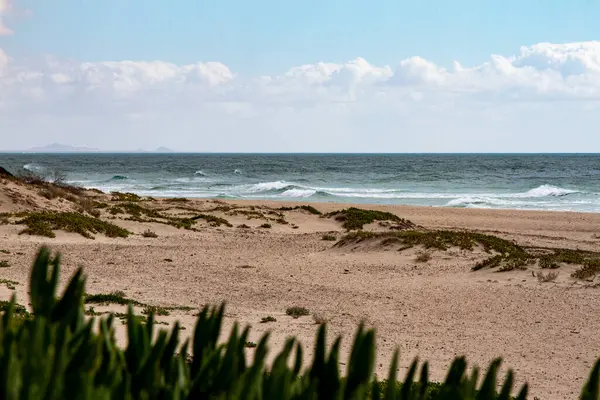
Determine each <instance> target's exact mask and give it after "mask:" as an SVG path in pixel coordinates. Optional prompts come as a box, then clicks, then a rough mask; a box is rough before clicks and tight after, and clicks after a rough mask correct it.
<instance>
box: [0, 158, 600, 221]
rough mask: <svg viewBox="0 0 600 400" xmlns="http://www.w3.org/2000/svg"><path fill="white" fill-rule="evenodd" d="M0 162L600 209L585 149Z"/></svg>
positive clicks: (162, 181) (330, 191) (324, 195)
mask: <svg viewBox="0 0 600 400" xmlns="http://www.w3.org/2000/svg"><path fill="white" fill-rule="evenodd" d="M0 166H3V167H5V168H7V169H8V170H9V171H11V172H13V173H16V174H20V173H26V172H33V173H36V174H39V175H42V176H50V175H52V174H53V173H54V171H60V172H61V173H64V174H66V179H67V181H68V182H70V183H72V184H75V185H80V186H83V187H86V188H97V189H100V190H102V191H106V192H110V191H120V192H133V193H137V194H139V195H143V196H153V197H189V198H192V197H210V198H225V199H268V200H295V201H302V202H339V203H371V204H373V203H375V204H409V205H423V206H440V207H470V208H503V209H529V210H562V211H586V212H600V155H592V154H582V155H575V154H552V155H548V154H522V155H515V154H493V155H490V154H443V155H442V154H377V155H374V154H352V155H350V154H0Z"/></svg>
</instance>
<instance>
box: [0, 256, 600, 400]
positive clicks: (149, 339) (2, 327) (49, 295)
mask: <svg viewBox="0 0 600 400" xmlns="http://www.w3.org/2000/svg"><path fill="white" fill-rule="evenodd" d="M59 265H60V258H59V256H56V257H54V258H52V257H51V256H50V252H49V251H48V250H47V249H45V248H42V249H41V251H40V252H39V254H38V257H37V259H36V260H35V262H34V265H33V269H32V272H31V280H30V303H31V308H32V313H31V314H29V313H27V312H26V310H25V309H24V308H23V307H22V306H18V305H17V304H16V302H15V298H14V297H13V299H12V302H11V303H9V304H5V305H4V307H2V310H4V313H3V315H2V318H1V319H0V398H1V399H31V400H37V399H132V400H133V399H256V400H258V399H386V400H391V399H402V400H407V399H411V400H425V399H464V400H468V399H473V400H475V399H498V400H506V399H511V398H512V397H510V393H511V390H512V384H513V374H512V372H509V373H508V374H507V376H506V378H505V380H504V383H503V385H502V386H501V388H500V391H499V392H497V387H498V386H497V378H498V368H499V366H500V360H496V361H494V362H493V363H492V364H491V365H490V366H489V368H488V371H487V373H486V375H485V377H484V379H483V380H482V381H481V384H480V385H479V386H477V382H478V377H479V371H478V370H477V369H473V371H472V373H471V374H470V375H467V374H466V371H467V363H466V361H465V359H464V358H457V359H455V360H454V362H453V363H452V365H451V367H450V369H449V371H448V374H447V378H446V380H445V381H444V382H443V383H431V382H429V380H428V364H427V363H423V364H422V365H420V364H419V362H418V361H417V360H415V361H414V362H413V363H412V364H411V366H410V368H409V370H408V373H407V374H406V376H405V379H404V381H403V382H397V381H396V371H397V369H398V365H399V364H398V352H396V353H395V354H394V357H393V359H392V363H391V366H390V372H389V375H388V377H387V380H386V381H383V382H378V381H377V380H376V379H374V378H373V371H374V366H375V332H374V330H366V329H365V328H364V326H363V325H360V326H359V327H358V330H357V332H356V335H355V338H354V344H353V346H352V349H351V354H350V359H349V362H348V368H347V371H346V375H345V376H344V377H342V376H341V375H340V370H339V366H340V364H339V349H340V338H338V339H337V340H335V341H334V343H333V345H332V346H331V348H330V349H327V346H326V340H325V339H326V328H325V325H322V326H321V327H320V328H319V329H318V331H317V341H316V345H315V351H314V357H313V360H312V363H310V365H309V366H308V367H307V368H304V369H303V365H304V364H303V351H302V347H301V346H300V344H299V343H298V342H297V341H296V340H295V339H294V338H291V339H288V340H287V341H286V343H285V344H284V346H283V349H281V350H280V351H279V353H278V354H277V355H276V357H275V358H274V361H273V363H272V365H271V366H270V368H268V367H267V366H266V356H267V352H268V347H267V343H268V336H269V335H268V334H266V335H264V336H263V337H262V338H261V339H260V340H259V341H257V342H250V341H249V340H248V334H249V329H248V328H246V329H243V330H240V328H239V327H238V325H237V324H235V325H234V327H233V328H232V331H231V333H230V335H229V339H228V340H227V342H226V343H219V334H220V332H221V327H222V322H223V317H224V307H223V306H220V307H213V308H209V307H205V308H204V309H203V310H202V311H201V312H200V314H199V316H198V319H197V322H196V326H195V330H194V332H193V334H192V339H191V341H187V340H186V341H184V342H183V344H180V340H179V330H180V328H179V325H178V324H177V323H176V324H175V326H174V327H173V329H172V330H171V331H170V332H168V331H166V330H159V331H158V332H155V324H156V323H155V320H154V314H153V313H152V310H151V309H149V310H148V312H149V315H148V319H147V322H146V323H144V322H142V320H141V319H139V318H136V317H135V316H134V314H133V309H132V306H131V305H130V306H129V311H128V314H127V337H128V344H127V346H126V347H125V348H124V349H121V348H119V347H117V345H116V341H115V330H114V327H113V321H114V316H112V315H109V316H108V317H106V318H102V319H99V320H96V319H94V318H91V319H87V320H86V318H85V317H84V300H85V278H84V276H83V272H82V270H81V269H79V270H78V271H77V272H76V273H75V274H74V275H73V277H72V278H71V281H70V282H69V284H68V285H67V287H66V289H65V291H64V293H63V295H62V296H61V297H60V298H58V297H57V296H56V293H57V285H58V281H59V269H60V267H59ZM250 349H251V350H250ZM248 351H252V352H253V353H254V356H253V357H252V360H250V359H248V357H247V352H248ZM188 354H189V355H188ZM599 374H600V363H597V364H596V366H595V367H594V369H593V371H592V374H591V376H590V379H589V382H588V384H587V385H586V386H585V388H584V389H583V392H582V395H581V399H585V400H588V399H598V396H599V394H600V392H599V389H598V383H599ZM415 379H418V381H417V382H415ZM526 396H527V386H523V388H522V389H521V391H520V392H519V395H518V398H519V399H525V398H526Z"/></svg>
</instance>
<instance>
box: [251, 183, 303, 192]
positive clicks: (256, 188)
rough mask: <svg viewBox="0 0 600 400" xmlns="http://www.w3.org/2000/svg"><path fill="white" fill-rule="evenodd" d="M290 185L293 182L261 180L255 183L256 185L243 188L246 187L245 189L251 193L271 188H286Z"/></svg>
mask: <svg viewBox="0 0 600 400" xmlns="http://www.w3.org/2000/svg"><path fill="white" fill-rule="evenodd" d="M290 185H291V184H290V183H289V182H285V181H275V182H261V183H257V184H255V185H250V186H246V187H244V188H243V189H245V191H247V192H250V193H257V192H267V191H269V190H280V189H284V188H286V187H288V186H290Z"/></svg>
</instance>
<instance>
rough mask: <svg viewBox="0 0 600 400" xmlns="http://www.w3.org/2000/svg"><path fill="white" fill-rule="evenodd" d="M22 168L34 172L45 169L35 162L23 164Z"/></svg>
mask: <svg viewBox="0 0 600 400" xmlns="http://www.w3.org/2000/svg"><path fill="white" fill-rule="evenodd" d="M23 169H26V170H27V171H31V172H36V173H42V172H45V171H46V167H44V166H43V165H39V164H36V163H29V164H25V165H23Z"/></svg>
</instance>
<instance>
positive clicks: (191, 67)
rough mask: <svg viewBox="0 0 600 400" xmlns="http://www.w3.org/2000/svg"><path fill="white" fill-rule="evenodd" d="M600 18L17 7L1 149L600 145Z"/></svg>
mask: <svg viewBox="0 0 600 400" xmlns="http://www.w3.org/2000/svg"><path fill="white" fill-rule="evenodd" d="M599 17H600V0H572V1H565V0H560V1H559V0H528V1H526V0H521V1H517V0H504V1H500V0H478V1H475V0H458V1H447V0H446V1H442V0H422V1H400V0H396V1H392V0H380V1H374V2H366V1H356V0H344V1H342V0H329V1H326V0H320V1H317V0H303V1H300V2H290V1H274V0H269V1H260V0H255V1H241V0H237V1H234V0H221V1H219V2H215V1H211V2H208V1H204V0H195V1H191V0H178V1H166V0H163V1H157V0H145V1H141V0H104V1H100V0H55V1H50V0H0V133H2V132H11V133H13V134H11V135H9V137H8V138H5V137H2V139H3V140H2V141H0V146H1V147H0V150H3V149H4V150H20V149H26V148H29V147H35V146H40V145H45V144H48V143H53V142H58V143H64V144H70V145H80V146H87V147H93V148H99V149H103V150H135V149H139V148H142V147H143V148H148V149H152V148H156V147H158V146H166V147H170V148H172V149H175V150H180V151H223V152H238V151H240V152H600V135H598V129H597V127H598V126H600V24H599V23H598V20H599ZM455 62H456V63H455Z"/></svg>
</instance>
